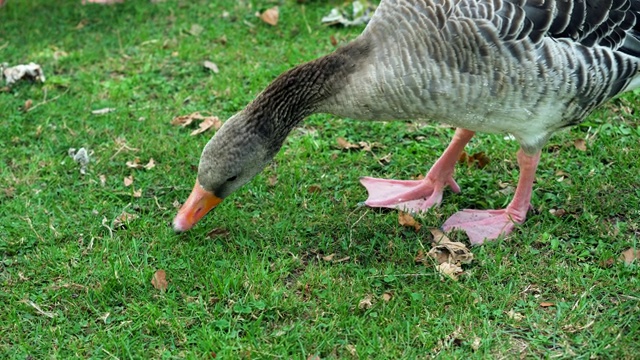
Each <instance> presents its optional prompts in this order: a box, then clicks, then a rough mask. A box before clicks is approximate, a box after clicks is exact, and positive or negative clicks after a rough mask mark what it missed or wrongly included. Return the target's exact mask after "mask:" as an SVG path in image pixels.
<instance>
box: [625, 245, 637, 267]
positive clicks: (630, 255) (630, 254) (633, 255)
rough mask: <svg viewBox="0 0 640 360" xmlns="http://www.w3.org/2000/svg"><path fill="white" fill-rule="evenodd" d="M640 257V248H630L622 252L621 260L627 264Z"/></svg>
mask: <svg viewBox="0 0 640 360" xmlns="http://www.w3.org/2000/svg"><path fill="white" fill-rule="evenodd" d="M638 259H640V250H637V249H634V248H629V249H627V250H625V251H623V252H622V254H620V260H622V261H624V263H625V264H627V265H630V264H631V263H632V262H634V261H635V260H638Z"/></svg>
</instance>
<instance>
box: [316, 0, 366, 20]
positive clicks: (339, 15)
mask: <svg viewBox="0 0 640 360" xmlns="http://www.w3.org/2000/svg"><path fill="white" fill-rule="evenodd" d="M351 4H352V7H353V11H352V13H351V14H349V12H348V11H347V10H346V9H344V10H343V9H340V8H333V9H331V12H330V13H329V15H327V16H325V17H323V18H322V23H323V24H327V25H337V24H342V25H343V26H359V25H365V24H366V23H368V22H369V20H371V16H373V13H374V12H375V9H376V7H375V5H373V4H371V3H370V2H369V1H367V0H356V1H353V2H352V3H351Z"/></svg>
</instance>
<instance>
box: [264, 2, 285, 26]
mask: <svg viewBox="0 0 640 360" xmlns="http://www.w3.org/2000/svg"><path fill="white" fill-rule="evenodd" d="M279 17H280V11H278V7H277V6H274V7H272V8H270V9H267V10H265V11H264V12H263V13H262V14H260V19H261V20H262V21H264V22H266V23H267V24H269V25H271V26H276V25H278V18H279Z"/></svg>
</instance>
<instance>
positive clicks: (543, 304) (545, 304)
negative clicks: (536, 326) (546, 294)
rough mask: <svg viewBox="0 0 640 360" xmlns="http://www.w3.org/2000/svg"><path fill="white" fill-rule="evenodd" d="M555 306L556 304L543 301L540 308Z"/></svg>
mask: <svg viewBox="0 0 640 360" xmlns="http://www.w3.org/2000/svg"><path fill="white" fill-rule="evenodd" d="M555 305H556V304H554V303H552V302H549V301H543V302H541V303H540V306H542V307H545V308H546V307H551V306H555Z"/></svg>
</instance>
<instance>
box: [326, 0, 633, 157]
mask: <svg viewBox="0 0 640 360" xmlns="http://www.w3.org/2000/svg"><path fill="white" fill-rule="evenodd" d="M639 10H640V1H638V0H483V1H477V0H385V1H382V3H381V4H380V6H379V8H378V10H377V11H376V13H375V15H374V16H373V18H372V19H371V22H370V23H369V25H368V26H367V28H366V29H365V31H364V32H363V34H362V35H361V36H360V38H359V40H358V41H356V43H358V42H359V43H363V42H366V43H368V44H370V46H371V51H370V53H369V57H368V58H367V59H365V60H364V61H363V62H362V63H361V64H360V66H359V69H358V70H356V71H355V72H353V73H352V74H350V75H349V76H348V77H346V78H345V84H344V86H343V87H342V88H341V89H339V90H338V91H337V92H336V93H335V94H334V95H333V96H330V97H328V98H327V99H326V100H324V101H322V102H321V103H319V104H318V105H317V107H318V109H317V110H318V111H323V112H329V113H334V114H337V115H341V116H348V117H353V118H361V119H380V120H387V119H414V118H427V119H429V120H432V121H440V122H444V123H448V124H450V125H454V126H457V127H462V128H466V129H470V130H473V131H483V132H507V133H511V134H513V135H514V136H515V137H516V138H517V139H518V140H519V142H520V144H521V145H522V147H523V149H524V150H525V152H527V153H535V152H537V151H538V150H539V149H540V148H541V147H542V146H543V145H544V143H545V142H546V140H547V139H548V137H549V136H550V135H551V134H552V133H553V132H555V131H557V130H559V129H561V128H563V127H566V126H570V125H574V124H576V123H578V122H580V121H582V120H583V119H584V117H585V116H586V115H587V114H589V112H590V111H592V110H593V109H594V108H595V107H596V106H598V105H600V104H602V103H603V102H604V101H606V100H608V99H610V98H612V97H614V96H616V95H617V94H619V93H620V92H622V91H625V90H630V89H632V88H634V87H636V86H638V85H640V80H639V77H638V71H639V67H640V59H638V57H637V55H638V54H640V51H639V50H640V41H639V40H638V37H639V35H640V32H639V30H640V25H639V24H638V22H637V17H638V16H639V15H640V12H639Z"/></svg>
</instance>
